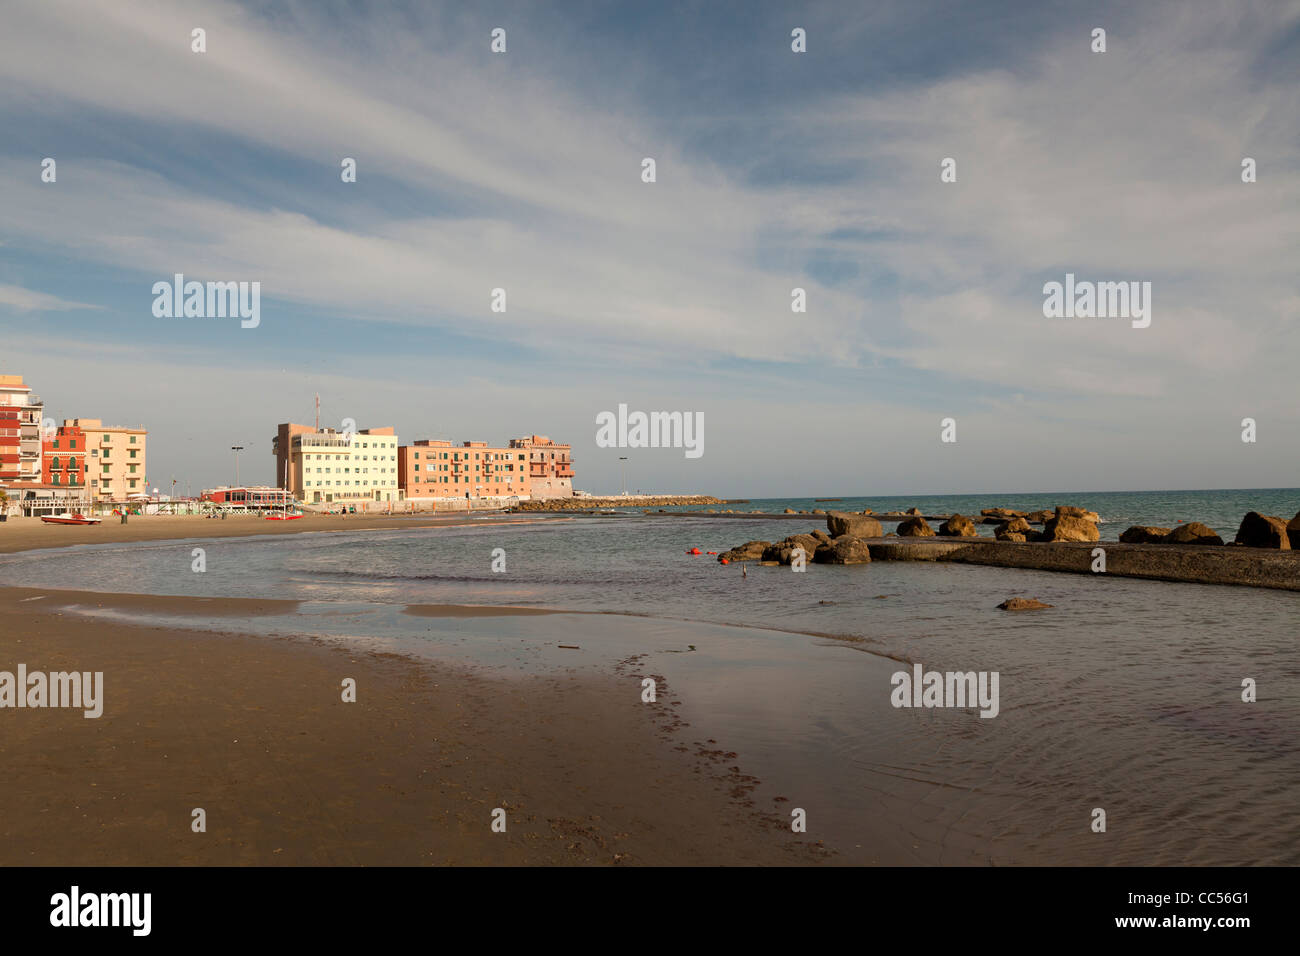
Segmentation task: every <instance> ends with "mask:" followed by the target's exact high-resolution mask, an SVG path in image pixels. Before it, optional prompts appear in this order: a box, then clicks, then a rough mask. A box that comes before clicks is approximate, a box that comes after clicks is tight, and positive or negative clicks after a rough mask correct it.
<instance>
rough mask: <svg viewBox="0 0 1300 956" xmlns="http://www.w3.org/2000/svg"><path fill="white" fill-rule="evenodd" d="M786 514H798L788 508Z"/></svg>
mask: <svg viewBox="0 0 1300 956" xmlns="http://www.w3.org/2000/svg"><path fill="white" fill-rule="evenodd" d="M785 513H786V514H788V515H792V514H797V512H796V511H795V510H794V509H793V508H786V509H785Z"/></svg>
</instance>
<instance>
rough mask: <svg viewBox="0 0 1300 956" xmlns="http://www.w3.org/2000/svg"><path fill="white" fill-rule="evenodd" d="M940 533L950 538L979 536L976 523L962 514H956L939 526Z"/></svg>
mask: <svg viewBox="0 0 1300 956" xmlns="http://www.w3.org/2000/svg"><path fill="white" fill-rule="evenodd" d="M939 533H940V534H941V535H943V536H944V537H948V538H973V537H975V536H976V535H977V534H978V532H977V531H976V530H975V522H974V521H971V520H970V518H967V517H966V516H965V515H962V514H955V515H953V516H952V517H951V518H949V519H948V520H947V521H945V522H944V523H943V524H941V525H939Z"/></svg>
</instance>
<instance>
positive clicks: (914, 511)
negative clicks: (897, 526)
mask: <svg viewBox="0 0 1300 956" xmlns="http://www.w3.org/2000/svg"><path fill="white" fill-rule="evenodd" d="M920 513H921V509H920V508H917V507H911V508H908V509H907V510H906V511H904V512H903V514H905V515H920Z"/></svg>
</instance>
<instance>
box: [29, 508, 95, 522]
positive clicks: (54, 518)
mask: <svg viewBox="0 0 1300 956" xmlns="http://www.w3.org/2000/svg"><path fill="white" fill-rule="evenodd" d="M41 520H42V521H44V522H45V523H46V524H99V523H100V521H102V520H103V519H102V518H87V517H86V516H85V515H81V514H76V515H74V514H68V512H66V511H65V512H63V514H61V515H41Z"/></svg>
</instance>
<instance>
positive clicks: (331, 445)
mask: <svg viewBox="0 0 1300 956" xmlns="http://www.w3.org/2000/svg"><path fill="white" fill-rule="evenodd" d="M397 443H398V438H397V433H396V431H395V430H394V429H392V428H367V429H362V430H361V431H357V432H342V431H337V430H336V429H333V428H324V429H317V428H314V427H313V426H311V425H297V424H294V423H293V422H285V423H283V424H281V425H280V426H278V429H277V432H276V435H275V437H274V438H272V439H271V448H272V452H273V453H274V454H275V464H276V468H275V470H276V475H275V477H276V481H277V483H278V484H280V485H281V486H284V485H285V483H286V482H287V486H288V488H289V490H290V491H292V492H293V495H294V497H295V498H297V499H298V500H300V501H304V502H307V503H308V504H333V503H341V504H352V503H357V502H360V501H400V500H401V499H402V492H401V489H400V487H399V485H398V444H397Z"/></svg>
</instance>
